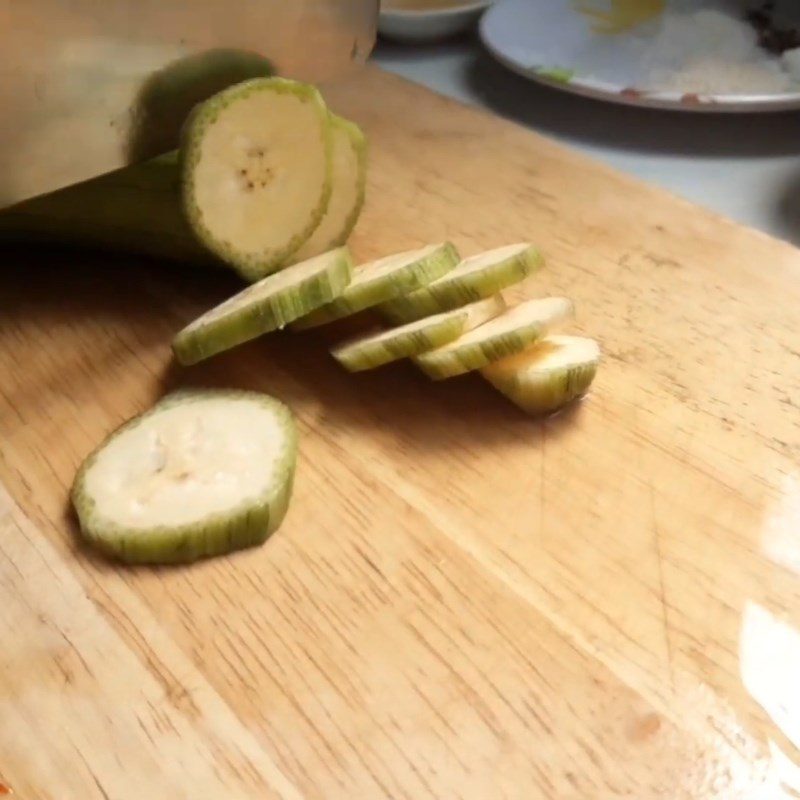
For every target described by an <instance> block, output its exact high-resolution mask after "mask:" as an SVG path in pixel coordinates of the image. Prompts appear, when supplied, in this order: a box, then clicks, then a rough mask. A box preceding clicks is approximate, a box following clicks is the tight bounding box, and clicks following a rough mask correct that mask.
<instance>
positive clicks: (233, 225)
mask: <svg viewBox="0 0 800 800" xmlns="http://www.w3.org/2000/svg"><path fill="white" fill-rule="evenodd" d="M182 157H183V203H184V209H185V211H186V216H187V218H188V220H189V223H190V225H191V226H192V228H193V229H194V231H195V234H196V235H197V237H198V238H199V239H200V241H202V242H203V243H204V244H205V245H206V247H207V248H208V249H209V250H210V251H211V252H212V253H214V254H216V255H217V256H218V257H219V258H221V259H222V260H223V261H225V262H227V263H228V264H230V265H231V266H232V267H233V268H234V269H236V270H237V271H238V272H239V273H241V275H243V276H244V277H245V278H246V279H248V280H257V279H258V278H262V277H264V275H267V274H268V273H270V272H274V271H275V270H276V269H277V268H278V267H279V266H280V265H281V264H282V263H284V262H285V260H286V259H287V257H289V256H290V255H291V254H292V253H294V252H295V251H296V250H297V249H298V248H299V247H300V246H301V245H302V244H303V243H304V242H305V241H306V239H308V237H309V236H310V235H311V234H312V232H313V231H314V229H315V228H316V227H317V225H319V222H320V220H321V219H322V216H323V214H324V213H325V210H326V209H327V206H328V200H329V198H330V194H331V171H332V168H331V123H330V115H329V114H328V110H327V108H326V106H325V103H324V102H323V100H322V96H321V95H320V93H319V92H318V91H317V90H316V89H315V88H314V87H313V86H309V85H307V84H303V83H298V82H297V81H291V80H286V79H284V78H255V79H253V80H249V81H244V82H243V83H240V84H237V85H236V86H232V87H231V88H229V89H225V90H224V91H222V92H220V93H219V94H217V95H214V97H212V98H211V99H209V100H207V101H205V102H204V103H201V104H200V105H199V106H198V107H197V109H196V110H195V111H194V112H193V113H192V115H191V117H190V119H189V120H188V122H187V126H186V133H185V138H184V145H183V148H182Z"/></svg>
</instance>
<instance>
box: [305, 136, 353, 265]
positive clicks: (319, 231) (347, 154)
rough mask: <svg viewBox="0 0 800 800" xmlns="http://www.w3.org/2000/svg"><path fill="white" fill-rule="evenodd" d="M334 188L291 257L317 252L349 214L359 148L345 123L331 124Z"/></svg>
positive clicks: (336, 231)
mask: <svg viewBox="0 0 800 800" xmlns="http://www.w3.org/2000/svg"><path fill="white" fill-rule="evenodd" d="M331 138H332V147H333V152H332V156H331V159H332V164H331V166H332V171H333V172H332V179H333V189H332V191H331V199H330V200H329V201H328V209H327V211H326V212H325V215H324V216H323V217H322V221H321V222H320V223H319V225H317V227H316V229H315V231H314V233H312V234H311V236H310V237H309V239H308V241H307V242H306V243H305V244H304V245H302V247H301V248H300V249H299V250H298V251H297V252H296V253H295V254H294V255H293V256H292V260H293V261H298V260H301V259H304V258H308V257H309V256H310V255H311V254H313V253H318V252H319V251H320V249H321V248H324V247H327V246H328V244H329V243H330V242H331V241H332V240H333V239H334V237H336V236H338V235H339V233H340V232H341V229H342V225H343V224H344V221H345V220H346V219H347V217H349V216H350V213H351V212H352V210H353V208H354V206H355V204H356V200H357V198H358V191H359V163H358V151H357V150H356V148H355V146H354V144H353V140H352V139H351V138H350V135H349V134H348V132H347V129H346V128H345V127H344V126H341V125H336V124H335V123H334V124H333V125H332V127H331Z"/></svg>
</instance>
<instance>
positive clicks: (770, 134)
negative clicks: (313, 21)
mask: <svg viewBox="0 0 800 800" xmlns="http://www.w3.org/2000/svg"><path fill="white" fill-rule="evenodd" d="M798 31H800V3H797V2H796V0H790V1H789V2H783V3H781V2H739V1H738V0H732V1H731V0H727V1H726V0H705V2H702V1H698V0H672V2H669V0H627V1H626V0H620V1H619V2H613V1H612V0H496V2H474V0H467V1H464V0H383V2H382V4H381V14H380V22H379V32H380V36H379V41H378V44H377V46H376V48H375V51H374V53H373V56H372V60H373V61H374V62H375V63H377V64H378V65H380V66H381V67H383V68H384V69H387V70H390V71H392V72H395V73H397V74H399V75H402V76H404V77H406V78H408V79H410V80H412V81H416V82H418V83H421V84H424V85H426V86H428V87H430V88H431V89H434V90H435V91H437V92H440V93H443V94H445V95H448V96H450V97H454V98H456V99H458V100H461V101H463V102H466V103H469V104H472V105H474V106H478V107H481V108H485V109H488V110H490V111H492V112H494V113H497V114H500V115H502V116H503V117H506V118H508V119H510V120H513V121H515V122H517V123H520V124H522V125H524V126H526V127H528V128H530V129H532V130H535V131H538V132H540V133H542V134H544V135H547V136H550V137H553V138H555V139H557V140H559V141H561V142H563V143H565V144H568V145H570V146H572V147H574V148H577V149H578V150H581V151H583V152H585V153H587V154H588V155H590V156H593V157H595V158H598V159H600V160H601V161H604V162H606V163H607V164H609V165H611V166H613V167H616V168H618V169H621V170H624V171H626V172H628V173H631V174H633V175H636V176H639V177H641V178H643V179H645V180H647V181H650V182H653V183H656V184H658V185H660V186H662V187H664V188H665V189H668V190H670V191H672V192H673V193H676V194H678V195H680V196H682V197H684V198H686V199H688V200H691V201H693V202H696V203H699V204H701V205H704V206H706V207H709V208H711V209H713V210H716V211H718V212H719V213H721V214H723V215H725V216H727V217H731V218H733V219H735V220H738V221H740V222H742V223H745V224H747V225H750V226H752V227H755V228H757V229H759V230H762V231H764V232H766V233H769V234H771V235H773V236H777V237H779V238H783V239H786V240H789V241H791V242H793V243H795V244H800V34H799V33H798Z"/></svg>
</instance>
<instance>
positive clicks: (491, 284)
mask: <svg viewBox="0 0 800 800" xmlns="http://www.w3.org/2000/svg"><path fill="white" fill-rule="evenodd" d="M543 263H544V260H543V259H542V256H541V254H540V253H539V251H538V250H537V249H536V248H535V247H534V246H533V245H532V244H529V243H527V242H522V243H520V244H510V245H507V246H505V247H499V248H497V249H496V250H488V251H487V252H485V253H480V254H479V255H476V256H472V257H470V258H467V259H465V260H464V261H462V262H461V264H459V265H458V266H457V267H456V268H455V269H454V270H451V271H450V272H448V273H447V275H445V276H444V277H442V278H439V279H438V280H436V281H433V282H432V283H430V284H428V285H427V286H425V287H423V288H422V289H418V290H417V291H416V292H412V293H411V294H408V295H406V296H405V297H398V298H396V299H394V300H390V301H389V302H388V303H384V304H383V305H381V308H380V310H381V312H382V313H383V314H385V316H386V317H387V318H388V319H390V320H392V322H397V323H400V322H410V321H412V320H415V319H420V318H422V317H426V316H428V315H429V314H438V313H439V312H440V311H447V310H448V309H451V308H458V307H459V306H463V305H466V304H467V303H474V302H475V301H476V300H480V299H481V298H483V297H491V296H492V295H494V294H497V293H498V292H500V291H502V290H503V289H506V288H507V287H509V286H513V285H514V284H515V283H519V282H520V281H522V280H524V279H525V278H527V277H528V276H529V275H532V274H533V273H534V272H537V271H538V270H539V269H540V268H541V267H542V264H543Z"/></svg>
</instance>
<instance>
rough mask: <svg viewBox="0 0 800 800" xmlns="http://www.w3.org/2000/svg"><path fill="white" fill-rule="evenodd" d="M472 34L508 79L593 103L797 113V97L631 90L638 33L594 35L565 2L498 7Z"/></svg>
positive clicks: (524, 1)
mask: <svg viewBox="0 0 800 800" xmlns="http://www.w3.org/2000/svg"><path fill="white" fill-rule="evenodd" d="M792 2H794V0H792ZM480 32H481V38H482V40H483V43H484V44H485V46H486V47H487V48H488V50H489V52H490V53H491V54H492V55H493V56H494V57H495V58H496V59H497V60H498V61H500V62H501V63H502V64H504V65H505V66H506V67H508V68H509V69H511V70H513V71H514V72H517V73H519V74H521V75H524V76H525V77H528V78H531V79H533V80H535V81H537V82H539V83H545V84H548V85H551V86H554V87H556V88H559V89H562V90H564V91H568V92H573V93H575V94H581V95H586V96H589V97H594V98H597V99H600V100H607V101H611V102H614V103H624V104H626V105H634V106H649V107H654V108H670V109H678V110H681V111H700V112H706V113H709V112H725V111H781V110H787V109H796V108H800V91H797V92H785V93H781V94H759V95H744V94H724V95H697V94H693V93H680V92H664V91H644V90H642V89H641V88H639V87H637V81H641V79H642V76H641V75H640V74H638V69H639V61H638V60H637V59H636V58H634V57H633V55H632V52H633V51H632V47H633V46H634V44H635V42H640V41H641V34H640V33H638V32H637V33H621V34H615V35H607V34H597V33H594V32H593V31H592V30H591V23H590V20H589V18H588V17H587V16H586V15H584V14H581V13H579V12H578V11H577V10H576V7H575V6H574V5H573V4H572V3H571V2H570V0H501V2H498V3H496V4H495V5H494V6H493V7H492V8H491V9H490V10H489V11H488V12H487V13H486V14H485V15H484V16H483V19H482V20H481V25H480ZM597 76H599V77H597Z"/></svg>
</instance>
